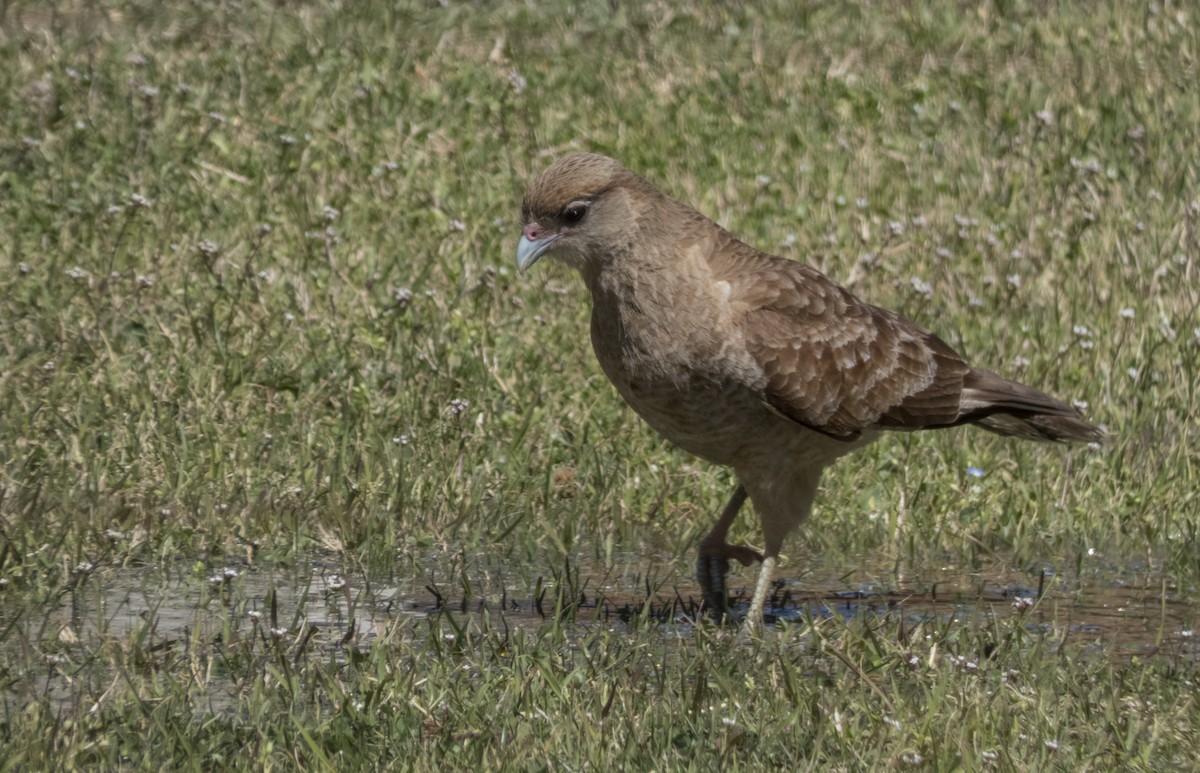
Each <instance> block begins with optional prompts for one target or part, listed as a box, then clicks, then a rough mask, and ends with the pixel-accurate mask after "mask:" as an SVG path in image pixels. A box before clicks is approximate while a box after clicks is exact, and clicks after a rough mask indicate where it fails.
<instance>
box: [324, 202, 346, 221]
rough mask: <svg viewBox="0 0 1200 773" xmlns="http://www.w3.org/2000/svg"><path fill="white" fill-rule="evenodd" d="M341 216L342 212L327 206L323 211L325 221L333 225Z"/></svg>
mask: <svg viewBox="0 0 1200 773" xmlns="http://www.w3.org/2000/svg"><path fill="white" fill-rule="evenodd" d="M341 216H342V213H341V212H339V211H338V210H336V209H334V208H333V207H330V206H326V207H325V208H324V209H322V210H321V217H323V218H325V220H326V221H327V222H330V223H332V222H333V221H334V220H337V219H338V218H339V217H341Z"/></svg>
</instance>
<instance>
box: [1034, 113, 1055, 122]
mask: <svg viewBox="0 0 1200 773" xmlns="http://www.w3.org/2000/svg"><path fill="white" fill-rule="evenodd" d="M1033 117H1034V118H1036V119H1037V122H1038V123H1040V124H1041V125H1042V126H1051V125H1053V124H1054V116H1053V115H1052V114H1051V113H1050V111H1049V110H1039V111H1037V112H1036V113H1034V114H1033Z"/></svg>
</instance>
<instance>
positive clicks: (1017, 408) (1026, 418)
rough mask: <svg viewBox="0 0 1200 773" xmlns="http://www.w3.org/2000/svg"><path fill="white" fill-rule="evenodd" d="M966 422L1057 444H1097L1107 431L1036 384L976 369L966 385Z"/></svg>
mask: <svg viewBox="0 0 1200 773" xmlns="http://www.w3.org/2000/svg"><path fill="white" fill-rule="evenodd" d="M962 394H963V399H962V405H963V414H964V416H963V418H964V420H965V421H967V422H969V423H971V424H976V425H978V426H980V427H983V428H984V429H986V430H989V431H991V432H995V433H996V434H998V435H1008V436H1012V437H1021V438H1026V439H1028V440H1042V441H1050V442H1054V443H1071V442H1075V443H1095V442H1099V441H1100V440H1102V439H1103V438H1104V431H1103V430H1102V429H1100V428H1099V427H1097V426H1095V425H1094V424H1091V423H1089V422H1087V421H1084V419H1083V416H1082V415H1081V414H1080V413H1079V411H1078V410H1076V409H1075V408H1073V407H1071V406H1070V405H1067V404H1066V403H1064V402H1062V401H1061V400H1056V399H1055V398H1053V397H1051V396H1050V395H1048V394H1046V393H1045V392H1040V391H1038V390H1036V389H1034V388H1033V387H1030V386H1026V385H1025V384H1020V383H1018V382H1016V381H1009V380H1008V379H1006V378H1003V377H1001V376H998V375H996V374H995V373H992V372H990V371H986V370H980V369H975V370H973V371H971V373H969V374H968V375H967V377H966V379H965V380H964V384H963V393H962Z"/></svg>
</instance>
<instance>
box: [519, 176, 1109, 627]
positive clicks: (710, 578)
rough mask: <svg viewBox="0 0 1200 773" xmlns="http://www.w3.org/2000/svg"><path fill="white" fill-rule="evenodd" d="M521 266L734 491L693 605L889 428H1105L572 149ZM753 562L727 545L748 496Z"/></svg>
mask: <svg viewBox="0 0 1200 773" xmlns="http://www.w3.org/2000/svg"><path fill="white" fill-rule="evenodd" d="M522 218H523V222H524V232H523V234H522V236H521V241H520V244H519V246H518V247H517V266H518V267H519V268H520V270H521V271H525V270H526V269H528V268H529V267H530V266H532V265H533V264H534V263H536V262H537V261H538V259H539V258H541V257H542V256H543V255H552V256H554V257H556V258H558V259H559V260H560V261H562V262H563V263H565V264H567V265H568V266H571V267H572V268H574V269H576V270H577V271H579V273H580V274H581V275H582V276H583V281H584V283H585V284H586V285H587V289H588V292H590V293H591V296H592V347H593V349H595V352H596V358H597V359H598V360H599V361H600V367H601V368H603V369H604V372H605V373H606V374H607V375H608V377H609V379H610V380H611V381H612V383H613V385H614V386H616V388H617V391H618V392H620V393H621V396H622V397H624V398H625V400H626V401H627V402H628V403H629V405H630V406H632V407H633V409H634V410H635V411H636V412H637V413H638V415H639V416H641V417H642V418H643V419H645V421H646V423H648V424H649V425H650V426H651V427H653V428H654V429H656V430H658V432H660V433H661V434H662V435H663V436H664V437H666V438H667V439H668V440H670V441H671V442H673V443H675V444H676V445H678V446H679V447H680V448H683V449H684V450H686V451H689V452H691V453H693V454H695V455H696V456H699V457H701V458H702V459H707V460H708V461H710V462H713V463H714V464H723V465H727V466H729V467H732V468H733V470H734V472H735V473H736V474H737V478H738V482H739V485H738V487H737V489H736V490H735V491H734V493H733V497H732V498H731V499H730V500H729V504H728V505H726V507H725V510H724V512H723V513H722V514H721V517H720V518H719V519H718V520H717V523H716V525H715V526H714V527H713V529H712V531H711V532H710V533H709V534H708V536H707V537H705V538H704V540H703V541H702V542H701V543H700V557H699V564H698V566H699V570H698V574H699V581H700V586H701V588H702V590H703V593H704V601H705V603H706V604H707V605H708V607H709V609H710V610H711V611H712V613H713V614H714V615H715V616H716V617H718V618H720V617H722V616H724V614H725V611H726V603H727V602H726V591H725V574H726V573H727V572H728V570H729V559H731V558H733V559H736V560H738V561H740V562H741V563H742V564H743V565H749V564H750V563H751V562H752V561H755V560H760V561H762V571H761V573H760V574H759V578H758V583H757V585H756V587H755V589H754V597H753V600H752V601H751V604H750V610H749V612H748V613H747V623H748V624H749V625H755V624H757V623H759V622H761V620H762V612H763V604H764V602H765V600H766V595H767V591H768V589H769V586H770V583H771V575H772V572H773V570H774V567H775V562H776V558H777V556H778V555H779V550H780V548H781V547H782V545H783V540H784V537H786V536H787V535H788V533H789V532H791V531H792V530H793V529H795V528H796V526H797V525H799V524H800V523H801V522H802V521H803V520H804V519H805V518H806V517H807V516H808V514H809V511H810V510H811V509H812V504H813V498H814V497H815V496H816V493H817V485H818V483H819V482H820V479H821V472H822V471H823V470H824V469H825V468H826V467H828V466H829V465H830V464H832V463H833V462H834V461H835V460H836V459H838V458H839V457H841V456H845V455H846V454H848V453H850V452H852V451H857V450H858V449H860V448H863V447H864V446H866V445H867V444H868V443H870V442H872V441H873V440H875V439H876V438H878V437H879V435H880V433H882V432H883V431H885V430H919V429H937V428H939V427H953V426H957V425H959V424H975V425H978V426H980V427H983V428H984V429H986V430H990V431H992V432H995V433H997V434H1000V435H1013V436H1016V437H1023V438H1029V439H1032V440H1048V441H1093V440H1099V439H1100V437H1101V436H1102V432H1101V431H1100V430H1099V429H1098V428H1096V427H1094V426H1092V425H1091V424H1088V423H1087V422H1086V421H1084V420H1083V419H1081V418H1080V416H1079V412H1078V411H1076V410H1075V409H1074V408H1072V407H1071V406H1069V405H1066V404H1064V403H1062V402H1060V401H1058V400H1056V399H1054V398H1053V397H1050V396H1049V395H1046V394H1043V393H1042V392H1039V391H1038V390H1036V389H1033V388H1031V387H1028V386H1025V385H1023V384H1018V383H1016V382H1013V381H1009V380H1007V379H1005V378H1002V377H1001V376H998V375H996V374H995V373H992V372H990V371H986V370H982V369H980V368H974V367H971V366H970V365H968V364H967V363H966V362H964V361H963V359H962V358H961V357H960V356H959V355H958V354H957V353H956V352H955V351H954V350H953V349H951V348H950V347H949V346H948V345H947V344H946V343H945V342H944V341H942V339H940V338H938V337H937V336H935V335H933V334H932V333H929V332H927V331H926V330H923V329H922V328H921V327H919V326H918V325H916V324H914V323H912V322H909V321H908V320H906V319H904V318H902V317H900V316H898V315H896V314H894V313H892V312H890V311H887V310H885V309H881V308H878V307H876V306H872V305H870V304H868V303H864V302H863V301H860V300H859V299H858V298H856V297H854V296H853V295H852V294H851V293H850V292H849V291H848V290H846V289H845V288H844V287H841V286H840V285H838V284H837V283H835V282H833V281H832V280H830V279H829V278H828V277H826V276H824V275H823V274H821V273H820V272H819V271H817V270H816V269H814V268H811V267H810V266H806V265H803V264H801V263H797V262H796V261H793V260H788V259H785V258H780V257H776V256H774V255H768V254H766V253H763V252H759V251H758V250H756V249H754V248H753V247H751V246H749V245H747V244H744V243H742V242H740V241H738V240H737V238H735V237H734V236H733V234H731V233H729V232H728V231H726V230H725V229H724V228H721V227H720V226H718V225H717V224H716V223H714V222H713V221H711V220H709V219H708V218H707V217H705V216H704V215H702V214H700V213H699V212H697V211H696V210H694V209H692V208H691V207H689V206H687V205H685V204H681V203H680V202H678V201H675V200H674V199H672V198H670V197H669V196H666V195H664V194H663V193H662V192H661V191H659V190H658V189H657V188H655V187H654V186H653V185H651V184H650V183H648V182H646V181H645V180H643V179H642V178H641V177H638V176H637V175H635V174H634V173H633V172H630V171H629V170H628V169H626V168H625V167H623V166H621V164H619V163H618V162H616V161H614V160H613V159H611V158H606V157H604V156H599V155H594V154H588V153H584V154H572V155H568V156H565V157H563V158H560V159H559V160H558V161H556V162H554V164H552V165H551V166H550V168H549V169H547V170H546V171H545V172H543V173H542V174H541V176H539V177H538V178H537V179H536V180H535V181H534V182H533V184H532V185H530V186H529V189H528V191H526V193H525V201H524V203H523V205H522ZM747 496H749V497H750V501H751V502H753V503H754V507H755V509H756V510H757V511H758V514H759V518H760V519H761V521H762V530H763V547H764V550H763V552H762V553H761V554H760V553H758V552H757V551H755V550H752V549H750V548H748V547H744V546H740V545H730V544H729V543H728V541H727V540H726V535H727V534H728V532H729V527H730V524H732V522H733V519H734V518H735V517H736V516H737V513H738V510H739V509H741V506H742V504H743V503H744V502H745V500H746V497H747Z"/></svg>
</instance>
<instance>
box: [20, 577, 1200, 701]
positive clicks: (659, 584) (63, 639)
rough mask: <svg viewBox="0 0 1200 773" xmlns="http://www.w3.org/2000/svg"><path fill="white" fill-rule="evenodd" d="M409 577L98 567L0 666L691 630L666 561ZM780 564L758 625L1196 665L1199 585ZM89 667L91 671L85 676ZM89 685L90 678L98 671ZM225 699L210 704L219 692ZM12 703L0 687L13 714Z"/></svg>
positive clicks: (30, 615)
mask: <svg viewBox="0 0 1200 773" xmlns="http://www.w3.org/2000/svg"><path fill="white" fill-rule="evenodd" d="M407 566H408V568H409V569H410V570H414V571H410V572H409V576H408V577H407V578H406V579H404V580H403V581H401V580H399V579H397V577H396V576H391V577H379V576H374V577H373V576H367V575H362V574H358V575H355V574H343V573H342V572H341V571H339V569H338V567H337V565H336V564H335V563H333V562H321V561H317V562H313V563H309V564H306V565H292V566H289V567H272V566H265V565H259V566H256V567H253V568H248V567H245V566H234V567H228V568H224V567H222V568H218V569H216V570H210V571H208V572H207V573H203V574H195V573H187V572H177V573H174V574H167V573H163V572H161V571H158V570H154V569H138V570H134V569H114V570H104V571H97V572H95V573H94V574H93V575H92V576H90V577H88V578H86V581H84V582H82V583H80V584H79V586H78V587H77V588H76V589H75V590H73V591H72V592H70V593H69V594H67V595H66V596H65V597H64V598H63V599H62V600H61V602H60V603H58V604H57V605H56V606H54V607H53V608H49V609H47V608H44V607H43V608H41V609H39V610H37V611H34V610H32V609H30V608H25V609H21V610H14V609H12V608H11V607H10V606H6V604H5V603H4V602H5V600H4V598H3V596H0V630H4V631H6V633H5V636H4V639H3V640H2V641H0V665H4V666H6V667H9V666H18V667H15V668H10V671H11V672H12V673H17V672H18V671H21V672H27V671H28V669H27V668H25V667H19V664H20V663H37V662H39V661H40V662H41V663H44V664H45V665H46V668H45V670H43V671H41V674H42V677H41V678H42V679H43V680H44V687H45V690H46V694H49V695H50V697H51V700H52V701H54V702H55V703H60V704H61V705H64V706H65V705H67V704H69V703H72V702H78V701H81V700H82V698H81V697H80V690H79V688H78V685H77V684H75V682H74V681H73V679H74V677H73V676H72V675H73V674H76V675H77V674H79V673H81V672H83V671H84V670H85V668H86V667H87V666H88V665H90V666H92V667H93V669H94V670H96V671H103V668H102V664H103V662H104V660H105V659H104V657H101V656H99V655H98V654H97V653H99V652H102V651H104V649H105V648H112V647H116V648H117V649H118V650H120V651H122V652H125V653H126V654H127V655H136V654H139V653H149V654H151V655H152V656H155V657H159V656H161V657H170V656H180V657H185V656H187V654H188V653H191V652H193V651H194V650H195V649H196V648H210V647H211V648H216V647H225V648H231V647H232V646H233V645H234V644H235V643H236V642H238V641H242V642H245V641H246V640H247V639H251V640H253V641H255V642H260V643H267V644H269V643H271V642H278V643H280V644H282V645H284V647H285V648H286V651H287V652H288V653H289V656H291V657H295V658H297V659H298V658H299V657H301V656H303V655H304V654H305V652H307V653H309V654H312V653H321V655H323V656H327V657H329V656H331V657H335V658H344V657H345V656H346V653H347V651H348V650H349V649H353V648H358V649H360V650H361V649H365V648H367V647H369V646H370V645H371V642H372V641H373V640H375V639H376V638H378V637H379V636H381V635H383V634H385V633H388V632H391V633H393V634H398V635H405V636H410V637H412V638H414V639H415V638H419V637H421V636H424V635H426V631H427V629H426V628H425V626H424V625H423V624H422V621H423V620H424V619H426V618H430V617H435V618H436V617H437V616H440V615H441V614H442V613H443V612H444V611H445V612H448V613H449V614H450V615H451V616H453V617H454V618H455V621H456V624H458V625H463V624H466V625H471V624H472V623H474V624H476V625H478V626H482V625H483V624H484V620H483V618H484V616H485V615H486V616H487V621H488V624H490V625H492V626H495V625H497V624H498V623H499V621H500V620H503V625H505V626H509V627H522V626H524V627H530V628H533V627H537V626H541V625H544V624H545V622H546V620H547V618H548V616H550V615H554V614H556V613H559V612H561V611H563V610H564V609H565V610H567V611H569V612H571V613H572V614H574V615H575V619H576V620H578V621H594V620H600V621H606V622H608V623H610V624H613V625H620V624H623V623H627V622H630V621H631V620H635V619H638V618H642V617H646V618H650V619H652V620H654V621H657V622H658V623H661V624H663V625H666V626H671V627H673V628H674V629H675V630H676V632H678V630H679V629H680V628H687V629H690V627H691V626H693V625H694V621H695V615H696V613H697V611H698V610H697V600H698V599H699V598H700V593H699V588H698V587H697V586H696V584H695V582H694V581H692V580H691V579H690V578H686V577H680V576H677V575H667V576H664V575H662V574H659V572H663V571H665V570H664V569H663V567H666V568H668V569H669V568H670V567H672V566H673V563H672V562H671V561H670V560H669V559H666V558H663V559H661V560H655V559H654V558H653V557H646V556H641V557H638V558H631V559H630V560H629V562H628V563H625V564H621V565H618V566H616V567H614V568H612V569H611V570H608V571H604V570H603V569H602V568H597V567H595V566H588V565H586V564H583V565H579V566H576V565H565V566H562V567H560V568H557V569H555V570H553V571H547V572H545V574H540V575H539V574H537V573H536V572H535V571H534V569H535V568H537V569H542V568H545V563H542V564H541V565H540V566H537V565H536V563H535V567H534V568H531V566H530V563H529V562H528V561H527V560H526V561H524V562H522V566H520V567H514V566H513V565H512V564H506V563H505V562H504V561H503V560H501V559H499V558H497V557H494V556H484V555H474V556H472V555H462V554H459V555H451V556H447V555H439V556H431V557H429V558H427V559H424V560H422V561H419V562H409V563H408V564H407ZM795 571H796V569H795V565H794V564H793V567H792V568H791V570H790V571H789V567H784V570H783V572H782V573H781V574H782V576H783V577H784V578H785V579H783V580H781V581H779V582H777V583H776V585H775V588H774V592H773V594H772V597H771V600H770V601H771V603H770V605H769V613H770V619H772V620H775V621H791V622H796V621H803V620H805V619H807V618H829V617H833V616H840V617H842V618H846V619H850V618H854V617H857V616H862V615H871V616H880V617H882V616H885V615H887V616H900V617H902V618H903V620H904V621H905V624H906V625H908V626H909V627H910V628H911V627H912V626H915V625H917V624H919V623H923V622H931V623H934V624H940V625H973V626H987V625H992V624H993V623H994V621H995V620H997V619H1003V618H1011V617H1014V616H1020V617H1021V619H1022V620H1023V622H1024V625H1025V627H1026V629H1027V630H1028V631H1030V632H1031V633H1033V634H1042V635H1046V636H1049V637H1054V639H1055V640H1056V641H1057V640H1061V641H1062V642H1064V643H1077V644H1083V645H1087V646H1094V647H1095V649H1096V651H1097V652H1099V653H1102V654H1103V655H1105V656H1109V657H1132V656H1135V655H1137V656H1144V657H1152V656H1163V657H1176V658H1185V659H1192V660H1194V659H1197V657H1198V656H1200V641H1198V640H1197V638H1196V636H1195V634H1194V632H1195V630H1196V627H1197V624H1198V623H1200V620H1198V617H1200V614H1198V612H1200V591H1198V589H1197V588H1196V587H1194V586H1188V587H1178V586H1174V585H1171V584H1169V583H1164V581H1163V580H1162V579H1161V578H1158V577H1156V576H1155V575H1154V573H1153V572H1152V571H1149V570H1143V571H1131V570H1123V571H1120V572H1118V571H1115V570H1114V571H1094V572H1091V573H1089V574H1088V575H1087V576H1084V577H1080V576H1074V575H1067V574H1058V573H1054V572H1052V571H1050V570H1049V569H1045V570H1036V571H1028V572H1018V571H1014V570H1012V569H1011V568H1010V567H1007V566H1002V565H992V566H984V567H980V568H973V569H969V570H968V569H966V568H963V567H957V566H953V565H947V566H943V567H940V568H936V569H930V568H923V569H922V570H921V571H920V572H913V573H907V574H906V573H903V572H899V571H896V570H895V567H890V566H889V567H871V566H864V567H858V568H855V569H854V570H853V571H850V572H846V571H845V570H844V568H843V569H842V570H841V572H840V574H839V573H838V569H837V568H835V567H831V566H821V565H819V564H818V565H814V566H809V567H808V568H807V570H806V571H804V572H803V574H801V575H800V576H798V577H795V576H794V575H793V573H794V572H795ZM753 580H754V570H753V569H749V570H744V571H742V572H740V573H738V574H736V575H734V576H733V577H731V588H732V591H733V594H734V596H735V603H736V604H737V605H738V608H739V609H741V610H743V611H744V609H745V606H746V602H747V601H748V597H749V592H750V588H751V583H752V582H753ZM98 666H101V667H99V668H97V667H98ZM95 679H96V681H95V683H96V684H99V683H100V677H96V678H95ZM213 686H214V685H212V684H210V685H209V688H208V689H209V692H208V693H206V700H207V704H206V707H205V710H207V711H221V710H225V709H226V708H228V706H229V705H232V704H234V703H235V702H236V700H235V698H236V688H235V687H234V686H233V685H223V686H222V685H216V687H217V689H215V690H214V689H213ZM222 689H224V690H225V691H226V695H225V698H224V699H222V698H221V697H220V692H221V690H222ZM20 700H21V698H20V697H19V696H16V695H15V694H14V693H11V692H8V691H7V690H6V691H5V693H4V697H3V699H2V701H0V703H3V707H4V710H6V711H8V710H12V709H13V708H14V707H15V706H16V705H18V704H19V702H20Z"/></svg>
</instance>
